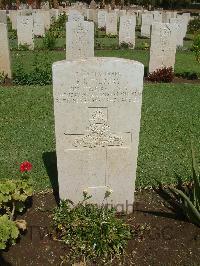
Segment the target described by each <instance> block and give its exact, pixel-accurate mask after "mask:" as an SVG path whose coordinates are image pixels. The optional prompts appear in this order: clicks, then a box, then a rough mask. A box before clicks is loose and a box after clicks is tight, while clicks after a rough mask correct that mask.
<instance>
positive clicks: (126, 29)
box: [119, 16, 136, 48]
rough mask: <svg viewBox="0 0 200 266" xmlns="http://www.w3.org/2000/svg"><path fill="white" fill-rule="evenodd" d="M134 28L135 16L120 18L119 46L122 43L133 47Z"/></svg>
mask: <svg viewBox="0 0 200 266" xmlns="http://www.w3.org/2000/svg"><path fill="white" fill-rule="evenodd" d="M135 26H136V17H135V16H121V17H120V27H119V45H120V44H122V43H127V44H129V46H130V47H132V48H134V47H135Z"/></svg>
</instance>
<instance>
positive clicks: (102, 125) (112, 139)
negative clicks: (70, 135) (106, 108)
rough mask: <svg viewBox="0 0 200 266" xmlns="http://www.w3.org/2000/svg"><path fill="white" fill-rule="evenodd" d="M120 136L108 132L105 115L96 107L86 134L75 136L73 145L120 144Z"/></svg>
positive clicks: (90, 146) (93, 146)
mask: <svg viewBox="0 0 200 266" xmlns="http://www.w3.org/2000/svg"><path fill="white" fill-rule="evenodd" d="M122 145H123V140H122V137H119V136H117V135H115V134H112V133H111V132H110V127H109V125H108V123H107V117H106V115H105V114H104V113H103V112H102V110H101V109H96V110H95V111H94V112H93V113H92V115H91V119H89V126H88V128H87V133H86V135H84V136H82V137H79V138H76V139H75V141H74V143H73V146H74V147H87V148H95V147H107V146H122Z"/></svg>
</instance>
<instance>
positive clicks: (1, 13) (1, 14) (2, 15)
mask: <svg viewBox="0 0 200 266" xmlns="http://www.w3.org/2000/svg"><path fill="white" fill-rule="evenodd" d="M0 23H5V24H6V23H7V15H6V11H5V10H0Z"/></svg>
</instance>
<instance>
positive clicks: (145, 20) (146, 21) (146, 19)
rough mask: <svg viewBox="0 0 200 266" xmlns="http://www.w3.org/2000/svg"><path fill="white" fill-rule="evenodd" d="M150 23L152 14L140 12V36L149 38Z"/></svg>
mask: <svg viewBox="0 0 200 266" xmlns="http://www.w3.org/2000/svg"><path fill="white" fill-rule="evenodd" d="M152 23H153V14H151V13H144V14H142V27H141V36H144V37H148V38H150V36H151V25H152Z"/></svg>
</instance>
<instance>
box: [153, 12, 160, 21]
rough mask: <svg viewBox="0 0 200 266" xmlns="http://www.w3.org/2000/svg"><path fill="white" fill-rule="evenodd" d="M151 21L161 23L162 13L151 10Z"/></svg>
mask: <svg viewBox="0 0 200 266" xmlns="http://www.w3.org/2000/svg"><path fill="white" fill-rule="evenodd" d="M152 14H153V22H160V23H162V14H161V13H160V12H159V11H153V12H152Z"/></svg>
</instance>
